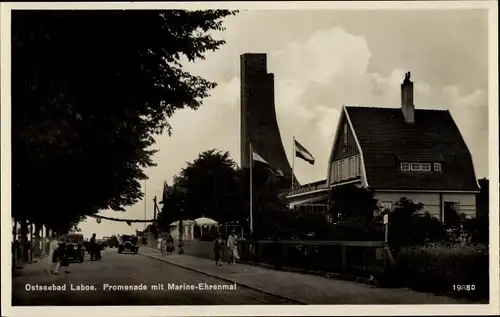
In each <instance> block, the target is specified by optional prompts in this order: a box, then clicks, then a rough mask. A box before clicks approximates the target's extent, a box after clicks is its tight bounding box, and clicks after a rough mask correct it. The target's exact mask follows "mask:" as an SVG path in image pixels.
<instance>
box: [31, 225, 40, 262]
mask: <svg viewBox="0 0 500 317" xmlns="http://www.w3.org/2000/svg"><path fill="white" fill-rule="evenodd" d="M33 238H34V239H33V256H34V257H37V258H39V257H40V256H41V255H42V247H41V237H40V224H38V223H36V224H35V232H34V237H33Z"/></svg>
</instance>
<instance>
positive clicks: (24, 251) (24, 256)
mask: <svg viewBox="0 0 500 317" xmlns="http://www.w3.org/2000/svg"><path fill="white" fill-rule="evenodd" d="M27 239H28V222H27V221H26V220H24V219H23V220H21V240H20V241H19V242H20V243H21V260H22V262H23V263H24V262H28V261H29V253H28V248H27V246H28V240H27ZM20 265H22V263H20Z"/></svg>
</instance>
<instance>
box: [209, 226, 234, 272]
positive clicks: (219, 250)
mask: <svg viewBox="0 0 500 317" xmlns="http://www.w3.org/2000/svg"><path fill="white" fill-rule="evenodd" d="M226 247H227V250H228V258H227V262H228V264H235V263H236V260H239V259H240V256H239V254H238V236H237V235H236V233H235V232H234V231H233V232H231V234H230V235H229V237H228V238H227V242H225V241H224V239H223V238H222V234H220V233H219V234H217V237H216V238H215V240H214V259H215V265H217V266H222V263H221V261H222V258H223V254H224V248H226Z"/></svg>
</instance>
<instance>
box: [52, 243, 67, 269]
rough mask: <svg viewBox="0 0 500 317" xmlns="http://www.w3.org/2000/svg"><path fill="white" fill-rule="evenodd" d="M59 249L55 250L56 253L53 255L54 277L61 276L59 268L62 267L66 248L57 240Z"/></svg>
mask: <svg viewBox="0 0 500 317" xmlns="http://www.w3.org/2000/svg"><path fill="white" fill-rule="evenodd" d="M56 244H57V247H56V248H55V250H54V252H53V253H52V270H51V273H52V274H53V275H59V267H60V266H61V260H62V258H63V256H64V252H65V250H64V247H65V245H64V244H63V243H59V242H58V241H57V240H56Z"/></svg>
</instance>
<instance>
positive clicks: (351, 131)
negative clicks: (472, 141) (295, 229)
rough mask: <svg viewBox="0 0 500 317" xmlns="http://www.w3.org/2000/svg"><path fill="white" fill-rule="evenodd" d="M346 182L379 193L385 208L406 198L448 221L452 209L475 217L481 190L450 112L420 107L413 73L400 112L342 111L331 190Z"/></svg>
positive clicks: (329, 180)
mask: <svg viewBox="0 0 500 317" xmlns="http://www.w3.org/2000/svg"><path fill="white" fill-rule="evenodd" d="M347 184H354V185H356V186H359V187H363V188H368V189H372V190H374V192H375V198H376V199H377V200H378V201H379V203H380V204H381V205H382V206H383V209H389V210H393V209H394V205H395V204H396V202H397V201H399V199H400V198H401V197H406V198H408V199H411V200H413V201H414V202H420V203H422V204H424V208H425V211H428V212H429V213H430V214H431V215H433V216H435V217H437V218H439V219H441V220H442V221H444V222H445V221H446V216H445V215H446V214H447V212H449V211H452V210H455V211H457V212H458V213H463V214H465V215H467V216H468V217H474V216H475V213H476V194H477V193H479V190H480V187H479V184H478V182H477V178H476V174H475V171H474V164H473V161H472V156H471V153H470V151H469V149H468V147H467V145H466V143H465V141H464V139H463V137H462V134H461V133H460V130H459V129H458V127H457V125H456V123H455V121H454V120H453V117H452V115H451V113H450V112H449V111H448V110H433V109H415V105H414V103H413V83H412V82H411V80H410V73H407V74H406V76H405V79H404V81H403V83H402V84H401V108H385V107H360V106H344V107H343V108H342V112H341V115H340V118H339V123H338V126H337V132H336V134H335V138H334V142H333V146H332V149H331V153H330V158H329V160H328V171H327V179H326V188H331V187H336V186H343V185H347Z"/></svg>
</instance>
